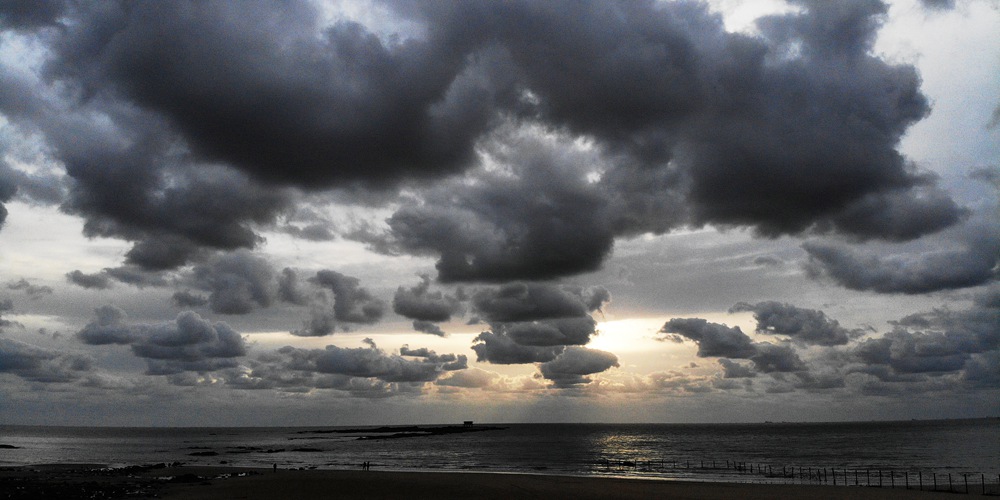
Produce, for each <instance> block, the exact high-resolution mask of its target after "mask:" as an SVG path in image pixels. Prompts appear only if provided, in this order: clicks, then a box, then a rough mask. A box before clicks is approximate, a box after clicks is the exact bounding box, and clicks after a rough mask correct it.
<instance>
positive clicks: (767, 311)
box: [729, 301, 862, 346]
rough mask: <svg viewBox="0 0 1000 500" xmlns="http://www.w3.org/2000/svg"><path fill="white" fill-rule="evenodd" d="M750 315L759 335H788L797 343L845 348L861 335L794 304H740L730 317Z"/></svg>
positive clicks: (731, 311)
mask: <svg viewBox="0 0 1000 500" xmlns="http://www.w3.org/2000/svg"><path fill="white" fill-rule="evenodd" d="M742 311H749V312H752V313H753V317H754V319H755V320H757V330H756V331H757V333H759V334H764V335H786V336H788V337H790V338H791V339H792V340H794V341H796V342H802V343H804V344H815V345H826V346H830V345H844V344H846V343H847V342H848V340H849V339H850V338H851V337H852V336H854V337H857V336H859V335H861V333H862V332H861V331H858V330H853V331H852V330H847V329H846V328H844V327H842V326H840V323H838V322H837V320H834V319H831V318H829V317H827V315H826V313H824V312H823V311H819V310H816V309H802V308H800V307H795V306H793V305H791V304H782V303H780V302H774V301H768V302H758V303H756V304H748V303H746V302H740V303H738V304H736V305H734V306H733V307H732V308H730V309H729V312H730V313H733V312H742Z"/></svg>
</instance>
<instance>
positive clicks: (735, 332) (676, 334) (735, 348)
mask: <svg viewBox="0 0 1000 500" xmlns="http://www.w3.org/2000/svg"><path fill="white" fill-rule="evenodd" d="M660 333H662V334H664V335H663V336H662V337H659V338H658V340H671V341H674V342H683V340H684V339H689V340H693V341H694V342H695V343H696V344H698V353H697V355H698V357H703V358H704V357H719V358H734V359H749V360H750V361H753V365H754V369H755V370H757V371H758V372H761V373H772V372H795V371H801V370H805V369H806V366H805V364H804V363H803V362H802V360H801V359H800V358H799V355H798V353H796V351H795V350H794V349H793V348H792V347H791V346H787V345H776V344H770V343H767V342H753V341H752V340H751V339H750V337H748V336H747V335H746V334H745V333H743V331H742V330H741V329H740V327H738V326H736V327H730V326H726V325H723V324H719V323H712V322H709V321H707V320H704V319H701V318H674V319H671V320H670V321H667V322H666V324H664V325H663V328H661V329H660Z"/></svg>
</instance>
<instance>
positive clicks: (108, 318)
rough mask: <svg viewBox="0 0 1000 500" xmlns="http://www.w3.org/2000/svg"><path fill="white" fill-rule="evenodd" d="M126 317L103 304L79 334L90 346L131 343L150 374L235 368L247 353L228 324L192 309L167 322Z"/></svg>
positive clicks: (239, 338) (241, 340) (238, 335)
mask: <svg viewBox="0 0 1000 500" xmlns="http://www.w3.org/2000/svg"><path fill="white" fill-rule="evenodd" d="M127 320H128V318H127V316H126V315H125V312H124V311H122V310H121V309H119V308H117V307H114V306H104V307H101V308H99V309H97V310H95V319H94V321H92V322H90V323H89V324H87V326H85V327H84V328H83V329H82V330H80V331H79V332H77V334H76V337H77V339H79V340H80V341H82V342H83V343H85V344H90V345H106V344H119V345H129V346H131V348H132V353H133V354H135V355H136V356H138V357H140V358H143V359H145V360H146V363H147V365H148V370H147V373H148V374H150V375H170V374H177V373H181V372H186V371H191V372H208V371H215V370H219V369H223V368H232V367H234V366H236V361H235V360H234V358H238V357H242V356H245V355H246V353H247V347H246V343H245V341H244V340H243V337H242V336H241V335H240V334H239V333H237V332H236V331H234V330H233V329H232V328H230V327H229V325H227V324H225V323H222V322H219V323H215V324H212V323H210V322H208V321H207V320H205V319H202V318H201V316H199V315H198V314H196V313H194V312H191V311H185V312H182V313H180V314H179V315H177V319H175V320H174V321H172V322H168V323H160V324H132V323H129V322H128V321H127Z"/></svg>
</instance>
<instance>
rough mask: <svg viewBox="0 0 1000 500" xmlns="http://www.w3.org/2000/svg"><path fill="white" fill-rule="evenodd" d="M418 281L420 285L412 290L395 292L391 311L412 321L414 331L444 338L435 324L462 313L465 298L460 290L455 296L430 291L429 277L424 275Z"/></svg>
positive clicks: (405, 289)
mask: <svg viewBox="0 0 1000 500" xmlns="http://www.w3.org/2000/svg"><path fill="white" fill-rule="evenodd" d="M420 279H421V281H420V283H419V284H417V285H416V286H414V287H412V288H404V287H399V288H398V289H397V290H396V294H395V296H393V299H392V310H393V312H395V313H396V314H399V315H400V316H403V317H405V318H409V319H412V320H413V329H414V330H416V331H419V332H424V333H430V334H432V335H438V336H444V332H443V331H442V330H441V328H440V327H439V326H438V325H436V324H435V323H441V322H445V321H450V320H451V318H452V316H453V315H456V314H460V313H462V312H463V311H464V305H463V304H462V301H463V299H464V298H465V297H464V296H462V294H461V289H459V295H457V296H455V295H447V294H444V293H442V292H440V291H431V290H430V286H431V279H430V277H429V276H426V275H424V276H421V278H420Z"/></svg>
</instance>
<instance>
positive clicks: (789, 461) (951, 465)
mask: <svg viewBox="0 0 1000 500" xmlns="http://www.w3.org/2000/svg"><path fill="white" fill-rule="evenodd" d="M477 425H480V424H477ZM487 425H492V426H497V427H502V429H498V430H488V431H482V432H468V433H459V434H443V435H431V436H420V437H411V438H402V439H367V440H359V439H358V438H359V437H361V436H364V435H373V434H371V433H368V432H360V433H330V432H322V433H316V432H314V431H330V430H335V429H338V428H337V427H312V428H288V427H285V428H93V427H32V426H0V445H9V446H15V447H17V448H4V447H0V466H15V465H32V464H47V463H94V464H102V465H106V466H125V465H142V464H154V463H161V462H175V461H179V462H184V463H185V464H189V465H196V464H198V465H219V464H225V465H232V466H253V467H271V466H272V464H277V465H278V466H279V467H282V468H320V469H354V468H358V467H359V466H360V464H361V463H362V462H364V461H368V462H371V463H372V466H373V469H376V470H379V469H383V470H408V471H409V470H418V471H420V470H423V471H476V472H498V473H503V472H519V473H541V474H565V475H608V476H618V477H641V478H660V479H681V480H685V479H688V480H707V481H740V482H789V476H788V469H789V468H791V467H794V468H796V469H797V470H798V474H799V476H798V478H799V479H798V480H799V481H802V477H803V476H802V471H803V470H808V471H809V473H807V476H806V477H807V478H808V477H809V476H808V474H810V473H814V471H816V470H818V469H824V470H825V472H827V471H826V470H837V471H839V472H837V474H840V478H841V481H843V480H844V477H845V475H847V476H850V474H851V473H850V471H860V475H861V479H860V481H861V483H862V484H864V481H865V477H864V476H865V475H866V474H869V473H870V474H874V473H875V472H876V471H883V472H882V474H883V480H884V481H885V483H886V485H888V482H889V481H890V480H892V481H900V483H899V484H902V481H903V474H904V473H905V474H909V475H910V476H908V478H907V479H906V480H908V481H909V480H910V479H909V478H913V479H912V480H913V481H915V480H916V478H915V477H916V475H918V474H920V475H922V477H925V479H924V480H925V483H926V482H929V480H930V479H929V478H931V477H932V476H933V475H934V474H938V475H941V477H942V478H943V477H944V475H947V474H953V475H955V477H956V478H957V477H961V476H963V475H969V476H973V477H974V478H976V482H977V483H978V482H979V479H978V478H980V477H981V476H985V477H986V478H988V479H987V481H988V482H997V478H998V474H1000V419H995V418H993V419H975V420H942V421H909V422H859V423H767V424H699V425H694V424H684V425H682V424H487ZM422 427H430V426H422ZM735 463H738V464H741V466H742V467H739V468H735V467H734V466H733V464H735ZM751 466H752V467H754V472H755V473H753V474H751V473H749V468H750V467H751ZM762 466H763V469H762V468H761V467H762ZM781 471H785V473H784V474H782V473H781ZM866 471H869V472H866ZM890 471H892V472H891V473H890ZM761 472H763V474H762V473H761ZM890 474H891V476H890ZM813 477H814V479H818V476H813ZM855 477H856V476H850V479H851V480H852V481H853V480H855V479H854V478H855ZM869 477H873V476H869ZM827 479H828V480H829V478H828V477H827ZM806 480H808V479H806ZM942 480H943V479H942ZM791 481H796V476H794V475H792V477H791ZM869 481H874V479H869Z"/></svg>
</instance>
